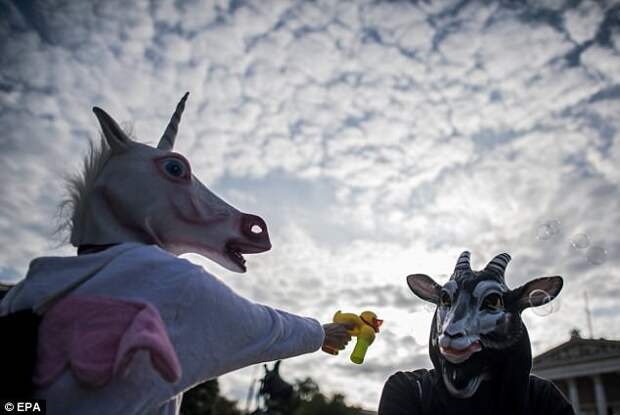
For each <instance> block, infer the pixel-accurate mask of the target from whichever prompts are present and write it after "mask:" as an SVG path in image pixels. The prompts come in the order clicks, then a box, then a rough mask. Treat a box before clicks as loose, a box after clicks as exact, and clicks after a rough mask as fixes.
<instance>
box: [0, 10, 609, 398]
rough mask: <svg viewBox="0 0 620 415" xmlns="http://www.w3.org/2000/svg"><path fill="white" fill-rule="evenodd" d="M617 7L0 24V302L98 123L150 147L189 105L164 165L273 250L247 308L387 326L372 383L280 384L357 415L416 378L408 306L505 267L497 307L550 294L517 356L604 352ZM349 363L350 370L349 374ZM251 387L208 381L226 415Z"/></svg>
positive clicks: (4, 20)
mask: <svg viewBox="0 0 620 415" xmlns="http://www.w3.org/2000/svg"><path fill="white" fill-rule="evenodd" d="M619 68H620V5H619V4H618V2H613V1H596V2H595V1H579V0H548V1H532V2H530V3H525V2H519V1H505V2H500V1H497V2H491V1H484V2H475V1H447V0H442V1H438V2H424V1H420V2H415V1H410V2H404V1H403V2H399V1H366V0H355V1H342V0H323V1H315V2H311V1H284V0H280V1H276V0H273V1H258V0H257V1H245V0H230V1H225V0H222V1H209V2H206V1H205V2H198V1H174V2H173V1H151V2H138V1H136V2H117V1H89V2H76V1H33V0H21V1H14V2H13V1H7V0H2V1H0V127H1V129H2V135H1V136H0V162H1V164H2V167H3V174H2V176H0V177H1V178H0V186H1V187H0V188H1V193H2V197H1V198H0V246H1V249H0V279H2V280H5V281H16V280H18V279H20V278H22V277H23V275H24V273H25V271H26V269H27V266H28V262H29V261H30V260H31V259H32V258H33V257H36V256H41V255H72V254H73V253H74V251H73V249H71V248H70V247H69V246H67V245H62V243H61V239H60V237H59V236H58V235H54V228H55V226H56V224H57V221H56V217H57V205H58V203H59V202H60V200H61V198H62V197H63V177H65V176H66V175H67V174H70V173H72V172H75V171H76V169H78V168H79V166H80V162H81V155H82V154H84V152H85V151H86V149H87V148H88V141H89V140H90V139H92V138H95V137H96V136H97V127H98V126H97V123H96V120H95V118H94V116H93V114H92V112H91V107H92V106H93V105H98V106H101V107H103V108H104V109H106V110H107V111H109V112H110V113H111V114H112V115H113V116H115V117H116V118H117V119H118V120H120V121H123V122H125V123H126V125H127V126H129V127H130V128H131V129H132V130H133V131H134V134H135V136H136V137H138V139H139V140H141V141H143V142H147V143H154V142H156V141H157V139H158V137H159V136H160V135H161V132H162V131H163V129H164V127H165V125H166V123H167V121H168V119H169V117H170V115H171V112H172V110H173V108H174V106H175V105H176V102H177V101H178V99H179V98H180V97H181V95H182V94H183V93H184V92H185V91H190V92H191V95H190V98H189V102H188V105H187V107H186V112H185V114H184V117H183V122H182V125H181V129H180V133H179V138H178V140H177V147H178V150H179V151H180V152H181V153H184V154H186V155H188V157H189V159H190V161H191V162H192V167H193V170H194V172H195V174H196V175H197V176H198V177H200V178H201V179H202V181H203V182H204V183H206V184H207V185H208V186H209V187H210V188H211V189H212V190H214V191H215V192H216V193H218V194H219V195H220V196H222V197H223V198H224V199H226V200H227V201H228V202H230V203H231V204H232V205H234V206H236V207H237V208H239V209H242V210H244V211H247V212H252V213H256V214H259V215H261V216H262V217H263V218H264V219H265V220H266V221H267V223H268V225H269V230H270V234H271V236H272V242H273V249H272V251H270V252H268V253H266V254H262V255H258V256H252V257H249V271H248V273H247V274H245V275H242V276H240V275H237V274H232V273H229V272H227V271H225V270H223V269H222V268H220V267H219V266H217V265H215V264H212V263H209V262H208V261H207V260H205V259H202V258H198V257H192V258H191V259H192V260H193V261H196V262H199V263H201V264H203V265H204V266H205V267H206V268H207V269H209V270H210V271H211V272H213V273H214V274H216V275H218V276H220V277H221V278H223V279H224V280H225V281H226V282H227V283H228V284H230V285H231V286H232V287H234V289H236V290H237V291H238V292H240V293H242V294H243V295H245V296H247V297H249V298H251V299H253V300H255V301H258V302H262V303H266V304H270V305H273V306H276V307H279V308H283V309H286V310H289V311H292V312H296V313H300V314H303V315H309V316H314V317H316V318H318V319H319V320H322V321H327V320H329V319H331V316H332V314H333V312H335V311H336V310H338V309H342V310H346V311H362V310H363V309H366V308H370V309H374V310H376V312H377V313H378V314H379V316H380V317H383V318H384V319H385V320H386V323H385V324H384V330H382V333H381V335H380V337H379V338H378V340H377V342H376V344H375V345H373V346H372V347H371V349H370V351H369V353H368V357H367V363H365V364H364V365H363V366H361V367H359V366H356V365H353V364H351V363H350V362H349V361H348V359H347V357H346V355H343V356H339V357H331V356H327V355H325V354H323V353H315V354H312V355H308V356H304V357H299V358H295V359H291V360H289V361H286V362H285V363H284V364H283V365H282V374H283V376H284V377H285V378H286V379H288V380H290V381H292V380H293V379H295V378H304V377H306V376H311V377H313V378H315V379H317V380H318V382H319V384H320V386H321V387H322V389H323V390H324V391H326V392H342V393H345V394H346V395H347V399H348V401H349V402H351V403H356V404H361V405H364V406H365V407H367V408H375V407H376V404H377V402H378V399H379V395H380V391H381V387H382V385H383V382H384V380H385V379H386V378H387V376H389V374H391V373H392V372H394V371H395V370H398V369H415V368H420V367H428V365H429V360H428V358H427V356H426V348H427V344H428V340H427V338H428V332H429V325H430V320H431V317H432V312H431V311H430V309H429V307H428V306H425V305H424V304H422V303H421V301H419V300H417V298H414V296H413V295H412V294H411V293H410V292H409V290H408V288H407V287H406V284H405V276H406V275H407V274H409V273H414V272H423V273H427V274H429V275H432V276H434V277H435V278H436V279H437V280H438V281H440V282H444V281H445V280H446V279H447V275H449V274H450V273H451V271H452V270H453V267H454V263H455V261H456V258H457V256H458V255H459V253H460V252H461V251H462V250H465V249H468V250H470V251H471V252H472V264H473V266H474V268H482V267H483V266H484V265H485V264H486V262H487V261H489V260H490V259H491V258H492V257H493V256H494V255H496V254H498V253H501V252H508V253H510V254H511V255H512V256H513V261H512V263H511V265H510V267H509V269H508V272H507V280H508V284H509V285H511V286H513V287H514V286H517V285H520V284H522V283H524V282H525V281H527V280H528V279H531V278H534V277H538V276H544V275H556V274H559V275H562V276H563V277H564V278H565V289H564V291H563V292H562V294H561V298H560V301H558V302H557V303H556V304H555V305H554V306H553V307H547V308H545V309H542V310H537V312H536V313H535V312H532V311H530V310H528V311H526V312H524V319H525V321H526V324H527V325H528V327H529V329H530V332H531V337H532V342H533V349H534V352H535V353H540V352H542V351H544V350H546V349H548V348H550V347H552V346H554V345H557V344H558V343H560V342H562V341H564V340H566V339H567V338H568V333H569V330H570V329H571V328H573V327H578V328H580V329H581V330H582V334H584V335H587V334H588V330H587V323H586V317H585V316H586V314H585V311H584V310H585V308H584V292H586V291H587V292H588V293H589V296H590V305H591V309H592V316H593V328H594V336H595V337H602V336H604V337H607V338H616V339H617V338H620V309H619V307H618V305H617V298H618V296H620V285H619V283H620V234H619V233H618V231H617V229H618V228H619V227H620V209H619V208H618V207H619V204H618V199H619V195H620V193H619V190H620V189H619V183H620V138H619V137H618V129H619V128H620V117H619V114H620V71H619V70H618V69H619ZM347 355H348V353H347ZM258 373H260V370H259V368H256V367H253V368H248V369H245V370H242V371H239V372H237V373H233V374H230V375H227V376H225V377H223V378H221V383H222V387H223V389H224V391H225V392H226V393H227V394H228V395H229V396H231V397H235V398H238V399H241V398H245V394H246V393H247V388H248V387H249V385H250V381H251V379H252V377H253V376H255V375H256V374H258Z"/></svg>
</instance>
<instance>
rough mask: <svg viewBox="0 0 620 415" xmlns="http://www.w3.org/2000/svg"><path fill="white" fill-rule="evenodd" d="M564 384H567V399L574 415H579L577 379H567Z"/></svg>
mask: <svg viewBox="0 0 620 415" xmlns="http://www.w3.org/2000/svg"><path fill="white" fill-rule="evenodd" d="M566 382H567V383H568V397H569V399H570V403H571V405H573V411H575V415H581V409H580V408H579V390H578V389H577V379H575V378H569V379H566Z"/></svg>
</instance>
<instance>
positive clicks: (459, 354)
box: [439, 340, 482, 364]
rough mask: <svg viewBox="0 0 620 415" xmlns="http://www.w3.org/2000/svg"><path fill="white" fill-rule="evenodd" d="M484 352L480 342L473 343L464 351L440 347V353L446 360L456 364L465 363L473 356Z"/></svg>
mask: <svg viewBox="0 0 620 415" xmlns="http://www.w3.org/2000/svg"><path fill="white" fill-rule="evenodd" d="M480 350H482V345H481V344H480V341H479V340H476V341H474V342H472V343H471V344H470V345H469V346H467V347H466V348H464V349H455V348H453V347H449V346H448V347H441V346H440V347H439V351H440V352H441V354H442V355H443V356H444V357H445V358H446V360H447V361H449V362H450V363H454V364H459V363H463V362H464V361H466V360H467V359H469V358H470V357H471V355H472V354H474V353H476V352H479V351H480Z"/></svg>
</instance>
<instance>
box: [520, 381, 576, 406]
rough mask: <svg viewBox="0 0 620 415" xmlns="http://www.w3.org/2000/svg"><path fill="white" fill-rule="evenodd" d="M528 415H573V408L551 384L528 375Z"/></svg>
mask: <svg viewBox="0 0 620 415" xmlns="http://www.w3.org/2000/svg"><path fill="white" fill-rule="evenodd" d="M528 406H529V413H532V414H534V413H535V414H544V415H575V411H573V407H572V405H571V404H570V402H569V401H568V399H566V397H565V396H564V394H563V393H562V392H561V391H560V390H559V389H558V388H557V386H555V385H554V384H553V382H551V381H549V380H547V379H542V378H539V377H538V376H534V375H530V388H529V400H528Z"/></svg>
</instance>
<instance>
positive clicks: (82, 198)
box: [0, 94, 350, 415]
mask: <svg viewBox="0 0 620 415" xmlns="http://www.w3.org/2000/svg"><path fill="white" fill-rule="evenodd" d="M186 99H187V94H186V95H185V96H184V97H183V99H182V100H181V102H180V103H179V104H178V106H177V109H176V111H175V113H174V115H173V117H172V119H171V121H170V123H169V125H168V127H167V128H166V131H165V133H164V135H163V136H162V138H161V140H160V142H159V145H158V146H157V148H155V147H150V146H147V145H144V144H141V143H138V142H136V141H134V140H132V139H131V138H130V137H129V136H128V135H127V134H126V133H125V132H124V131H123V130H122V129H121V128H120V127H119V126H118V124H117V123H116V122H115V121H114V120H113V119H112V118H111V117H110V116H109V115H108V114H107V113H106V112H105V111H103V110H101V109H99V108H96V107H95V108H94V112H95V114H96V116H97V118H98V120H99V122H100V125H101V128H102V132H103V134H102V135H103V140H102V143H101V146H100V147H97V148H93V149H91V153H90V155H89V157H87V159H86V163H85V169H84V172H83V174H82V175H81V176H80V177H77V178H75V179H74V180H73V181H72V186H71V192H72V199H71V201H70V204H71V205H72V206H73V215H72V217H71V243H72V244H73V245H74V246H76V247H77V248H78V255H77V256H70V257H42V258H36V259H34V260H33V261H32V262H31V264H30V268H29V270H28V273H27V275H26V278H25V279H24V280H22V281H21V282H20V283H19V284H17V285H16V286H15V287H14V288H12V289H11V290H10V291H9V293H8V294H7V295H6V296H5V297H4V299H3V300H2V303H1V304H0V315H8V314H10V313H15V312H17V311H20V310H27V309H33V310H35V311H37V312H39V313H40V314H41V315H42V320H41V324H40V327H39V339H38V348H37V353H38V354H37V364H36V369H35V374H34V382H35V386H36V389H35V392H34V395H35V397H36V398H41V399H46V401H47V413H48V414H52V415H55V414H62V415H71V414H86V415H87V414H95V413H96V414H102V415H103V414H124V415H132V414H161V415H163V414H178V413H179V408H180V403H181V398H182V394H183V392H184V391H185V390H187V389H189V388H191V387H192V386H193V385H196V384H198V383H200V382H203V381H205V380H207V379H211V378H215V377H217V376H220V375H222V374H225V373H228V372H231V371H234V370H236V369H239V368H243V367H245V366H248V365H252V364H256V363H259V362H266V361H272V360H277V359H283V358H288V357H292V356H297V355H300V354H304V353H311V352H314V351H316V350H318V349H320V348H321V347H322V346H328V347H330V348H336V349H343V348H344V347H345V345H346V344H347V342H348V341H349V340H350V336H349V335H348V333H347V327H346V326H344V325H340V324H335V323H329V324H325V325H321V324H320V323H319V322H318V321H316V320H314V319H312V318H307V317H301V316H297V315H294V314H291V313H287V312H285V311H281V310H277V309H274V308H271V307H269V306H266V305H261V304H257V303H254V302H252V301H250V300H248V299H246V298H244V297H242V296H240V295H238V294H236V293H235V292H234V291H233V290H232V289H230V288H229V287H228V286H226V285H225V284H224V283H223V282H222V281H220V280H219V279H218V278H216V277H215V276H214V275H212V274H210V273H209V272H207V271H205V270H204V269H203V268H202V267H200V266H198V265H195V264H193V263H191V262H189V261H187V260H185V259H182V258H179V257H178V255H179V254H182V253H187V252H193V253H198V254H201V255H204V256H206V257H208V258H210V259H212V260H214V261H215V262H216V263H218V264H220V265H222V266H224V267H226V268H228V269H230V270H232V271H236V272H245V271H246V265H245V259H244V257H243V255H244V254H250V253H258V252H264V251H266V250H268V249H270V247H271V243H270V240H269V235H268V233H267V227H266V224H265V222H264V221H263V220H262V219H261V218H260V217H258V216H255V215H249V214H245V213H242V212H239V211H238V210H236V209H235V208H233V207H232V206H230V205H228V204H227V203H225V202H224V201H222V200H221V199H219V198H218V197H217V196H215V195H214V194H213V193H212V192H210V191H209V190H208V189H207V188H206V187H205V186H204V185H203V184H202V183H201V182H200V181H199V180H198V179H197V178H196V177H195V176H194V175H193V174H192V173H191V168H190V165H189V163H188V162H187V160H186V159H185V158H184V157H183V156H182V155H180V154H178V153H175V152H174V151H172V147H173V145H174V141H175V137H176V132H177V129H178V123H179V121H180V118H181V114H182V112H183V109H184V105H185V100H186Z"/></svg>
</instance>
